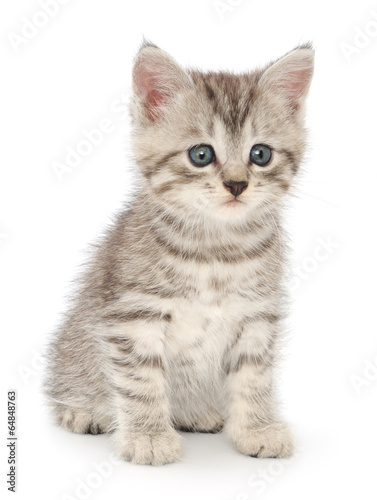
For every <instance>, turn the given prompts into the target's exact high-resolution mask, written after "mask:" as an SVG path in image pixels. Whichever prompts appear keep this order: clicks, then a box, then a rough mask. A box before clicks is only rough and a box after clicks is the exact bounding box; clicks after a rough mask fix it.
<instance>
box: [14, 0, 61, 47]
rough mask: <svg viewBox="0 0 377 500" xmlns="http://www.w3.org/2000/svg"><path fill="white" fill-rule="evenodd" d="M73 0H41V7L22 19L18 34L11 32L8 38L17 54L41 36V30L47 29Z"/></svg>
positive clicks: (39, 3) (39, 4)
mask: <svg viewBox="0 0 377 500" xmlns="http://www.w3.org/2000/svg"><path fill="white" fill-rule="evenodd" d="M70 1H71V0H39V1H38V6H39V7H40V8H39V9H38V10H36V11H35V12H34V13H33V14H32V15H31V16H29V17H26V16H23V17H21V29H20V31H19V32H18V33H15V32H14V31H11V32H9V33H8V35H7V38H8V40H9V42H10V44H11V46H12V48H13V50H14V52H15V53H16V54H18V53H19V52H20V50H21V49H22V47H25V46H26V45H29V43H30V42H31V40H33V39H34V38H35V37H36V36H38V35H39V33H40V32H41V30H43V28H45V27H46V26H47V25H48V24H49V22H50V21H51V19H53V18H54V17H55V16H57V15H58V14H59V12H60V11H61V8H62V6H63V5H66V4H68V3H69V2H70Z"/></svg>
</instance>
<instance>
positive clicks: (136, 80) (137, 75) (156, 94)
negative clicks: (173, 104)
mask: <svg viewBox="0 0 377 500" xmlns="http://www.w3.org/2000/svg"><path fill="white" fill-rule="evenodd" d="M132 85H133V91H134V96H135V98H136V100H137V101H138V103H139V104H140V108H141V111H142V112H143V114H144V116H146V117H147V118H148V119H149V120H150V121H155V120H156V119H157V118H158V117H159V116H161V114H162V113H163V111H164V108H165V107H166V106H167V105H169V102H170V101H171V100H172V99H173V98H174V97H175V96H176V95H177V94H178V93H179V92H180V91H181V90H183V89H186V88H189V87H191V85H192V81H191V79H190V77H189V75H188V74H187V73H186V72H185V71H184V69H183V68H182V67H181V66H180V65H179V64H178V63H177V62H176V61H175V60H174V59H173V58H172V57H170V56H169V55H168V54H167V53H166V52H164V51H163V50H161V49H159V48H158V47H156V46H155V45H153V44H150V43H143V45H142V47H141V49H140V51H139V53H138V55H137V56H136V60H135V63H134V67H133V75H132Z"/></svg>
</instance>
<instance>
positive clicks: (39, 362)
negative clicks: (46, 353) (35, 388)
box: [17, 349, 45, 387]
mask: <svg viewBox="0 0 377 500" xmlns="http://www.w3.org/2000/svg"><path fill="white" fill-rule="evenodd" d="M44 367H45V360H44V358H43V356H42V354H41V353H40V352H39V351H38V350H37V349H32V350H31V359H30V363H29V364H27V365H26V364H20V365H18V366H17V372H18V374H19V376H20V378H21V380H22V382H23V383H24V385H25V386H26V387H29V386H30V385H31V382H32V381H33V380H36V379H40V378H41V375H42V372H43V370H44Z"/></svg>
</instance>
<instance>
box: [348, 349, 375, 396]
mask: <svg viewBox="0 0 377 500" xmlns="http://www.w3.org/2000/svg"><path fill="white" fill-rule="evenodd" d="M363 365H364V367H363V372H362V374H360V375H356V374H354V373H352V374H351V375H349V381H350V382H351V385H352V387H353V388H354V390H355V392H356V394H357V395H358V396H360V395H361V394H362V392H363V390H364V389H365V388H367V387H370V386H371V385H372V384H373V383H375V382H376V381H377V356H376V358H375V359H374V361H371V360H370V359H364V360H363Z"/></svg>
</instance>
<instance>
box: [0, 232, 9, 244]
mask: <svg viewBox="0 0 377 500" xmlns="http://www.w3.org/2000/svg"><path fill="white" fill-rule="evenodd" d="M7 238H8V235H7V233H0V245H2V244H3V243H4V241H5V240H6V239H7Z"/></svg>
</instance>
